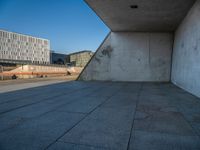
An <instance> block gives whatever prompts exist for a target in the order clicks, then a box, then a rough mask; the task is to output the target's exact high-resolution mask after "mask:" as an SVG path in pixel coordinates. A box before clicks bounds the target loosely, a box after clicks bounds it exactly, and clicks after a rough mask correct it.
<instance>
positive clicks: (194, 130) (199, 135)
mask: <svg viewBox="0 0 200 150" xmlns="http://www.w3.org/2000/svg"><path fill="white" fill-rule="evenodd" d="M174 97H175V98H176V99H179V100H180V98H179V97H177V96H174ZM176 108H177V109H178V111H179V112H180V113H181V115H182V117H183V119H184V120H185V121H186V123H187V124H188V125H189V126H190V127H191V128H192V131H193V132H194V133H195V134H196V135H197V136H198V137H199V139H200V134H199V133H198V131H197V130H196V129H195V128H194V127H193V125H192V124H191V122H190V121H188V120H187V118H186V117H185V115H184V114H183V113H182V112H181V111H180V107H179V105H176Z"/></svg>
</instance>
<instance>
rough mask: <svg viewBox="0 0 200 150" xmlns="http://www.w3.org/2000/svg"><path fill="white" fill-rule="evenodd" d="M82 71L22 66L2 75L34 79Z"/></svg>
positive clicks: (71, 68) (74, 68) (70, 68)
mask: <svg viewBox="0 0 200 150" xmlns="http://www.w3.org/2000/svg"><path fill="white" fill-rule="evenodd" d="M81 71H82V68H81V67H69V68H68V67H65V66H60V67H59V66H44V65H22V66H19V67H18V68H16V69H13V70H11V71H4V72H3V73H0V75H3V76H5V77H9V76H13V75H14V74H15V75H17V76H18V77H19V78H33V77H40V76H58V75H67V73H68V72H70V73H71V74H73V75H77V74H79V73H80V72H81Z"/></svg>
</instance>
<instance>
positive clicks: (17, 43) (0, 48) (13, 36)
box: [0, 30, 50, 64]
mask: <svg viewBox="0 0 200 150" xmlns="http://www.w3.org/2000/svg"><path fill="white" fill-rule="evenodd" d="M0 60H4V61H15V62H18V61H20V62H29V63H37V64H49V63H50V41H49V40H47V39H42V38H36V37H32V36H28V35H23V34H19V33H14V32H8V31H5V30H0Z"/></svg>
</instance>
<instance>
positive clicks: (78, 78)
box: [76, 31, 111, 81]
mask: <svg viewBox="0 0 200 150" xmlns="http://www.w3.org/2000/svg"><path fill="white" fill-rule="evenodd" d="M110 34H111V31H110V32H109V33H108V34H107V36H106V37H105V38H104V40H103V41H102V42H101V44H100V45H99V47H98V48H97V50H96V51H95V53H94V54H93V55H92V57H91V59H90V60H89V61H88V63H87V64H86V66H85V67H84V68H83V70H82V71H81V73H80V74H79V76H78V77H77V79H76V81H78V80H80V77H81V75H82V74H83V72H84V71H85V69H86V68H87V67H88V65H89V64H90V62H91V61H92V60H93V59H94V57H95V56H96V54H97V52H98V51H99V50H100V48H101V47H102V45H103V44H104V42H105V41H106V40H107V38H108V37H109V36H110Z"/></svg>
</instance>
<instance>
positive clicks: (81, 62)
mask: <svg viewBox="0 0 200 150" xmlns="http://www.w3.org/2000/svg"><path fill="white" fill-rule="evenodd" d="M92 55H93V52H92V51H87V50H85V51H80V52H76V53H72V54H69V56H70V63H71V64H72V65H74V66H77V67H85V65H86V64H87V63H88V61H89V60H90V59H91V57H92Z"/></svg>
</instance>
